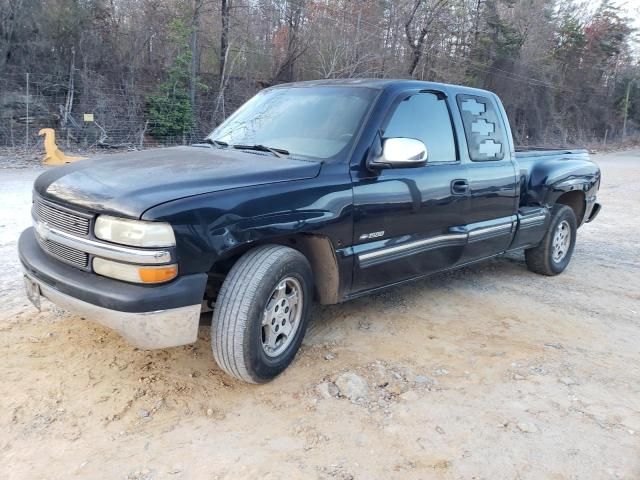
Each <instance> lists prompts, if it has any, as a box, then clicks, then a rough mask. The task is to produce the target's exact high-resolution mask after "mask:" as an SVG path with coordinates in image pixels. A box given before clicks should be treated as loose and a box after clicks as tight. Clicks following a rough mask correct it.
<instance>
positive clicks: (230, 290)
mask: <svg viewBox="0 0 640 480" xmlns="http://www.w3.org/2000/svg"><path fill="white" fill-rule="evenodd" d="M283 285H284V287H283ZM294 292H295V293H296V295H294ZM296 296H297V299H298V302H297V303H296V302H295V297H296ZM312 296H313V275H312V272H311V267H310V266H309V262H308V261H307V259H306V258H305V256H304V255H302V254H301V253H300V252H298V251H297V250H294V249H292V248H289V247H284V246H281V245H265V246H261V247H257V248H255V249H253V250H250V251H249V252H247V253H246V254H245V255H244V256H242V257H241V258H240V259H239V260H238V261H237V262H236V263H235V265H234V266H233V268H232V269H231V271H230V272H229V274H228V275H227V278H226V279H225V281H224V283H223V284H222V288H221V289H220V292H219V294H218V298H217V301H216V305H215V309H214V312H213V320H212V323H211V347H212V350H213V357H214V359H215V361H216V363H217V364H218V365H219V366H220V368H221V369H222V370H224V371H225V372H226V373H228V374H229V375H231V376H232V377H235V378H237V379H239V380H243V381H245V382H249V383H265V382H268V381H269V380H272V379H273V378H275V377H276V376H277V375H279V374H280V373H282V371H283V370H284V369H285V368H287V366H288V365H289V364H290V363H291V361H292V360H293V358H294V357H295V355H296V352H297V351H298V349H299V348H300V344H301V343H302V339H303V337H304V334H305V331H306V329H307V320H308V317H309V307H310V304H311V300H312ZM267 313H268V316H267ZM286 332H288V333H289V335H286V334H285V333H286Z"/></svg>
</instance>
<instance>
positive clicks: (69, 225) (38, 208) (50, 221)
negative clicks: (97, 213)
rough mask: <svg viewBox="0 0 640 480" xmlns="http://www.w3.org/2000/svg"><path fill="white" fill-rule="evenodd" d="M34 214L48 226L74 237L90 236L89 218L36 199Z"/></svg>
mask: <svg viewBox="0 0 640 480" xmlns="http://www.w3.org/2000/svg"><path fill="white" fill-rule="evenodd" d="M33 214H34V217H35V218H36V219H38V220H42V221H43V222H45V223H46V224H47V225H49V226H51V227H53V228H57V229H58V230H62V231H63V232H67V233H72V234H74V235H82V236H87V235H89V224H90V220H89V218H86V217H83V216H81V215H77V214H73V213H71V212H68V211H66V210H62V209H60V208H56V207H54V206H52V205H50V204H48V203H44V202H42V201H41V200H40V199H38V198H36V199H35V201H34V202H33Z"/></svg>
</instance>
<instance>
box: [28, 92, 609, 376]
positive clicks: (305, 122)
mask: <svg viewBox="0 0 640 480" xmlns="http://www.w3.org/2000/svg"><path fill="white" fill-rule="evenodd" d="M599 186H600V170H599V168H598V167H597V166H596V165H595V164H594V163H593V162H591V161H590V160H589V158H588V154H587V152H586V151H584V150H547V151H528V152H519V151H516V149H515V147H514V144H513V139H512V136H511V132H510V128H509V124H508V120H507V116H506V114H505V111H504V108H503V106H502V104H501V102H500V100H499V99H498V97H497V96H496V95H495V94H493V93H491V92H488V91H484V90H477V89H472V88H465V87H460V86H453V85H444V84H437V83H427V82H418V81H408V80H341V81H314V82H302V83H295V84H288V85H280V86H277V87H273V88H269V89H266V90H263V91H262V92H260V93H259V94H258V95H256V96H255V97H253V98H252V99H251V100H249V101H248V102H247V103H246V104H245V105H244V106H242V107H241V108H240V109H239V110H238V111H237V112H235V113H234V114H233V115H232V116H231V117H230V118H229V119H228V120H227V121H226V122H224V123H223V124H222V125H220V126H219V127H218V128H216V129H215V130H214V131H213V132H212V133H211V135H210V136H209V137H208V138H207V139H206V140H205V141H203V142H202V143H201V144H197V145H193V146H188V147H175V148H167V149H161V150H147V151H143V152H138V153H124V154H117V155H110V156H107V157H104V158H95V159H92V160H87V161H82V162H78V163H75V164H72V165H67V166H63V167H59V168H55V169H52V170H49V171H47V172H45V173H43V174H42V175H41V176H40V177H39V178H38V179H37V180H36V182H35V186H34V193H33V210H32V214H33V222H34V225H33V227H32V228H29V229H27V230H25V231H24V232H23V233H22V235H21V237H20V241H19V254H20V259H21V261H22V264H23V265H24V270H25V285H26V290H27V294H28V296H29V298H30V299H31V300H32V302H33V303H34V304H35V305H36V306H38V307H39V305H40V300H41V298H42V297H45V298H46V299H48V300H50V301H52V302H54V303H56V304H58V305H59V306H62V307H63V308H66V309H68V310H70V311H74V312H77V313H79V314H80V315H82V316H84V317H86V318H88V319H93V320H95V321H97V322H99V323H101V324H103V325H106V326H108V327H110V328H112V329H114V330H116V331H118V332H120V334H122V335H123V336H124V337H125V338H126V339H127V340H129V341H130V342H131V343H133V344H134V345H137V346H138V347H140V348H164V347H170V346H176V345H182V344H187V343H191V342H194V341H195V340H196V338H197V334H198V326H199V321H200V315H201V312H203V311H204V312H206V311H211V310H213V317H212V325H211V344H212V349H213V354H214V357H215V359H216V361H217V363H218V365H219V366H220V367H221V368H222V369H223V370H225V371H226V372H227V373H229V374H230V375H232V376H234V377H237V378H239V379H241V380H244V381H247V382H254V383H259V382H265V381H268V380H270V379H272V378H273V377H275V376H276V375H278V374H279V373H280V372H282V371H283V370H284V369H285V368H286V367H287V365H288V364H289V363H290V362H291V360H292V359H293V357H294V356H295V354H296V351H297V350H298V348H299V346H300V343H301V342H302V338H303V336H304V333H305V330H306V326H307V321H308V317H309V306H310V304H311V302H312V301H318V302H320V303H324V304H331V303H338V302H342V301H345V300H349V299H352V298H354V297H357V296H360V295H365V294H369V293H372V292H376V291H380V290H381V289H384V288H387V287H390V286H393V285H399V284H401V283H403V282H406V281H410V280H414V279H417V278H421V277H424V276H426V275H431V274H434V273H436V272H442V271H444V270H448V269H452V268H457V267H461V266H463V265H469V264H470V263H473V262H477V261H479V260H483V259H487V258H490V257H493V256H496V255H500V254H502V253H505V252H509V251H513V250H518V249H524V251H525V258H526V264H527V267H528V268H529V269H530V270H532V271H534V272H536V273H540V274H544V275H556V274H558V273H560V272H562V271H563V270H564V269H565V268H566V267H567V265H568V263H569V260H570V259H571V254H572V252H573V249H574V245H575V241H576V233H577V229H578V227H579V226H581V225H582V224H583V223H585V222H590V221H591V220H593V219H594V218H595V216H596V215H597V214H598V212H599V210H600V205H599V204H598V203H597V202H596V193H597V191H598V188H599Z"/></svg>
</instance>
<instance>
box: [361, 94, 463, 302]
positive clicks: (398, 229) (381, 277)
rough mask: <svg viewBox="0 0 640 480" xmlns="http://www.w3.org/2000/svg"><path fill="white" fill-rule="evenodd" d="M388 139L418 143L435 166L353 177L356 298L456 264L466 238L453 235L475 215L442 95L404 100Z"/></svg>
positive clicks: (387, 128) (386, 131)
mask: <svg viewBox="0 0 640 480" xmlns="http://www.w3.org/2000/svg"><path fill="white" fill-rule="evenodd" d="M381 134H382V137H383V138H395V137H405V138H416V139H419V140H421V141H422V142H423V143H424V144H425V145H426V147H427V155H428V157H427V164H426V165H424V166H419V167H406V168H387V169H379V170H374V171H371V170H370V169H368V168H367V166H366V165H364V164H363V165H362V166H361V167H360V168H359V169H358V170H356V171H355V172H354V173H353V178H352V180H353V195H354V253H355V258H356V261H355V267H354V269H355V271H354V278H353V287H352V291H353V292H354V293H357V292H362V291H366V290H371V289H375V288H377V287H382V286H386V285H390V284H393V283H397V282H400V281H403V280H407V279H410V278H414V277H418V276H421V275H425V274H428V273H432V272H436V271H439V270H443V269H446V268H448V267H451V266H453V265H455V264H456V263H457V262H458V261H459V259H460V258H461V257H462V254H463V251H464V248H465V245H466V235H465V234H460V233H459V232H458V233H457V232H456V231H455V230H452V228H453V227H455V226H459V225H463V224H464V223H465V216H466V214H467V213H468V207H469V205H468V202H469V197H468V193H469V183H468V180H467V168H466V166H465V165H464V164H462V163H461V162H460V158H459V155H458V149H457V145H456V140H455V132H454V127H453V124H452V121H451V114H450V110H449V106H448V104H447V98H446V96H445V95H444V94H443V93H442V92H437V91H419V92H417V91H414V92H411V93H405V94H402V95H401V96H400V97H398V99H397V100H396V103H395V104H394V107H393V108H392V113H391V115H390V116H389V117H387V120H386V121H385V122H384V124H383V128H382V129H381Z"/></svg>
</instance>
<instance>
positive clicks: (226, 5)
mask: <svg viewBox="0 0 640 480" xmlns="http://www.w3.org/2000/svg"><path fill="white" fill-rule="evenodd" d="M230 10H231V0H221V2H220V18H221V20H222V32H221V33H220V57H219V58H220V61H219V65H220V79H222V76H223V75H224V63H225V62H226V61H227V50H228V48H229V16H230V15H229V12H230Z"/></svg>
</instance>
